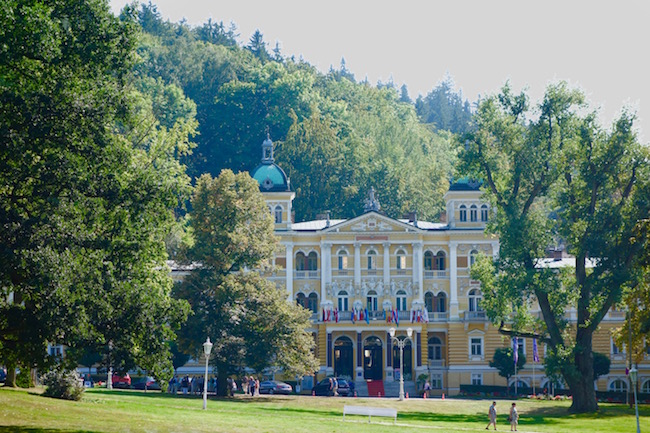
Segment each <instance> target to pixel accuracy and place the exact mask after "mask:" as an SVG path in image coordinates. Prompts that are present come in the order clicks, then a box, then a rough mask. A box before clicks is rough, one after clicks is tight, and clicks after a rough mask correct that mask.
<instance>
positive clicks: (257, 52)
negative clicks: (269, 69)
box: [246, 29, 271, 62]
mask: <svg viewBox="0 0 650 433" xmlns="http://www.w3.org/2000/svg"><path fill="white" fill-rule="evenodd" d="M246 49H247V50H249V51H250V52H251V53H253V55H254V56H255V57H257V58H258V59H259V60H260V61H262V62H268V61H269V60H270V59H271V56H270V55H269V52H268V51H267V50H266V42H264V35H262V32H260V31H259V29H258V30H255V33H253V36H251V39H250V41H249V42H248V45H247V46H246Z"/></svg>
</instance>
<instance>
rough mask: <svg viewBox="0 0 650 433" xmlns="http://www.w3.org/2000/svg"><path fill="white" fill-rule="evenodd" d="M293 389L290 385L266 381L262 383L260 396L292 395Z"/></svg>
mask: <svg viewBox="0 0 650 433" xmlns="http://www.w3.org/2000/svg"><path fill="white" fill-rule="evenodd" d="M292 391H293V388H292V387H291V385H289V384H288V383H284V382H280V381H277V380H265V381H264V382H261V383H260V394H291V392H292Z"/></svg>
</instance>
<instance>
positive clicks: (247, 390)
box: [241, 376, 260, 396]
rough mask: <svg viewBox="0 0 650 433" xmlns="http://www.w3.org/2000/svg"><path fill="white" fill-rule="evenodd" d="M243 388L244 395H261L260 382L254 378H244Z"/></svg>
mask: <svg viewBox="0 0 650 433" xmlns="http://www.w3.org/2000/svg"><path fill="white" fill-rule="evenodd" d="M241 388H242V391H244V394H246V395H251V396H256V395H260V380H259V379H255V377H253V376H250V377H248V376H244V378H243V379H242V381H241Z"/></svg>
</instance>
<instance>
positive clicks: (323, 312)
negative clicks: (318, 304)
mask: <svg viewBox="0 0 650 433" xmlns="http://www.w3.org/2000/svg"><path fill="white" fill-rule="evenodd" d="M322 321H323V322H324V321H325V309H324V308H323V320H322Z"/></svg>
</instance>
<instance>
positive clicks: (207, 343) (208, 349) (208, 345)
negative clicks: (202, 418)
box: [203, 337, 212, 410]
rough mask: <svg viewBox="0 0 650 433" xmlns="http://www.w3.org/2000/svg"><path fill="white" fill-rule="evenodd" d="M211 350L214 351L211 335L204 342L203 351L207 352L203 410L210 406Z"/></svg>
mask: <svg viewBox="0 0 650 433" xmlns="http://www.w3.org/2000/svg"><path fill="white" fill-rule="evenodd" d="M210 352H212V343H210V337H208V339H207V340H205V343H203V353H204V354H205V377H204V379H203V410H205V409H206V408H207V407H208V362H209V361H210Z"/></svg>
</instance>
